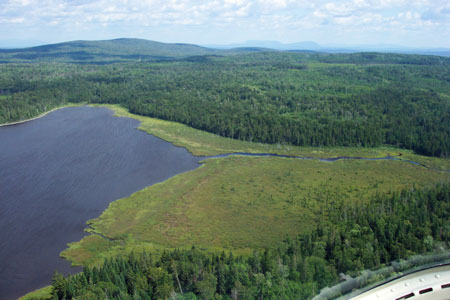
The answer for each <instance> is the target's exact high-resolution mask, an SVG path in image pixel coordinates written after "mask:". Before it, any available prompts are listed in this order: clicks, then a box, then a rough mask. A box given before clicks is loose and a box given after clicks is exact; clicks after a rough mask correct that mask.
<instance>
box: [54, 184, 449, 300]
mask: <svg viewBox="0 0 450 300" xmlns="http://www.w3.org/2000/svg"><path fill="white" fill-rule="evenodd" d="M363 203H364V202H363ZM319 218H321V221H320V222H318V224H320V225H318V226H317V227H316V228H315V229H314V230H312V231H311V232H309V233H305V234H302V235H300V236H298V237H297V238H295V239H287V240H286V241H285V242H284V243H283V244H282V245H280V247H278V248H277V249H266V250H264V251H259V250H255V251H254V252H253V254H252V255H248V256H236V257H235V256H233V254H232V253H229V254H226V253H222V254H211V255H208V254H205V253H204V252H202V251H200V250H199V249H197V248H195V247H192V249H190V250H173V251H164V252H163V253H162V254H161V255H157V254H150V253H145V252H144V253H139V254H131V255H130V256H128V257H117V258H112V259H107V260H106V261H105V263H104V264H103V265H102V266H97V267H85V268H84V270H83V272H81V273H79V274H76V275H71V276H69V277H67V278H65V277H64V276H62V275H61V274H58V273H56V274H55V275H54V277H53V283H52V287H53V291H52V295H53V299H168V298H169V297H173V298H172V299H308V298H312V297H313V296H314V295H316V294H317V293H318V292H319V290H320V289H321V288H323V287H326V286H328V285H332V284H334V283H336V282H337V281H338V278H339V276H338V275H339V274H340V273H345V274H354V273H355V272H357V271H358V270H362V269H366V268H370V269H373V268H378V267H380V266H382V265H384V264H387V263H389V262H390V261H392V260H397V259H402V258H406V257H408V256H411V255H412V254H415V253H424V252H427V251H431V250H432V249H433V248H435V247H436V246H443V247H448V246H449V242H450V224H449V223H448V220H449V219H450V185H449V184H445V185H438V186H436V187H434V188H431V189H424V190H414V191H402V192H394V193H391V194H390V195H384V196H381V195H378V196H376V197H374V198H373V199H372V200H371V201H368V202H366V204H360V205H358V206H356V207H355V206H350V205H348V204H342V205H341V206H340V207H338V208H335V209H333V210H330V211H327V212H324V213H323V214H322V215H321V216H320V217H319Z"/></svg>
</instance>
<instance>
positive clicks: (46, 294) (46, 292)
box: [18, 286, 52, 300]
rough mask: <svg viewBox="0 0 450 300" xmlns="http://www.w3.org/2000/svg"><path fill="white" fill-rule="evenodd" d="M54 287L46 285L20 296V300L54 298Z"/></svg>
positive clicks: (47, 299) (46, 299)
mask: <svg viewBox="0 0 450 300" xmlns="http://www.w3.org/2000/svg"><path fill="white" fill-rule="evenodd" d="M51 293H52V287H51V286H46V287H44V288H42V289H38V290H35V291H33V292H31V293H28V294H26V295H25V296H22V297H20V298H19V299H18V300H49V299H51V298H52V295H51Z"/></svg>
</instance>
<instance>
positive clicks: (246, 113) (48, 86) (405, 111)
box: [0, 52, 450, 157]
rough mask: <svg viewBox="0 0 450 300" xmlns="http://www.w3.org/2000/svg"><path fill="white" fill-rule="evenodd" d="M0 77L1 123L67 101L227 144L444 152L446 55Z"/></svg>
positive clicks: (174, 64) (128, 66) (297, 58)
mask: <svg viewBox="0 0 450 300" xmlns="http://www.w3.org/2000/svg"><path fill="white" fill-rule="evenodd" d="M0 70H1V72H0V123H5V122H11V121H16V120H21V119H26V118H29V117H33V116H36V115H38V114H40V113H42V112H44V111H47V110H49V109H51V108H54V107H56V106H60V105H62V104H66V103H68V102H73V103H79V102H88V103H118V104H121V105H122V106H124V107H126V108H128V109H130V111H131V112H133V113H136V114H141V115H146V116H151V117H157V118H161V119H166V120H172V121H176V122H181V123H184V124H187V125H189V126H191V127H194V128H197V129H201V130H205V131H209V132H212V133H215V134H218V135H221V136H225V137H230V138H234V139H241V140H249V141H254V142H262V143H272V144H275V143H286V144H293V145H300V146H379V145H383V144H390V145H395V146H399V147H403V148H407V149H413V150H414V151H416V152H417V153H419V154H424V155H430V156H439V157H448V156H449V154H450V142H449V141H450V101H449V100H450V84H449V83H450V76H449V74H450V59H449V58H444V57H437V56H420V55H400V54H379V53H356V54H317V53H286V52H256V53H248V54H239V55H232V56H230V55H228V56H216V55H215V56H211V55H206V56H205V55H203V56H202V55H197V56H189V57H184V58H177V59H174V60H172V61H159V62H156V61H154V62H143V61H141V62H139V61H134V62H125V63H111V64H105V65H99V64H90V63H88V62H87V63H86V64H66V63H46V62H35V63H25V64H24V63H8V64H0Z"/></svg>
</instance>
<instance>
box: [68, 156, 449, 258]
mask: <svg viewBox="0 0 450 300" xmlns="http://www.w3.org/2000/svg"><path fill="white" fill-rule="evenodd" d="M203 163H204V164H203V165H202V166H201V167H200V168H198V169H196V170H193V171H190V172H187V173H184V174H180V175H178V176H175V177H173V178H170V179H169V180H167V181H165V182H162V183H159V184H156V185H153V186H150V187H147V188H146V189H144V190H141V191H138V192H136V193H134V194H132V195H131V196H130V197H128V198H124V199H120V200H117V201H115V202H113V203H111V204H110V206H109V208H108V209H107V210H105V211H104V213H103V214H102V215H101V216H100V217H99V218H97V219H94V220H91V221H89V231H90V232H91V233H92V235H89V236H87V237H85V238H84V239H83V240H82V241H80V242H76V243H72V244H71V245H70V247H69V249H67V250H66V251H64V252H63V254H62V255H63V256H64V257H66V258H67V259H69V260H71V261H72V262H73V263H74V264H94V263H98V262H101V261H102V259H103V258H105V257H108V256H110V255H115V254H118V253H125V252H128V251H130V250H131V249H139V248H142V249H162V248H183V247H190V246H191V245H193V244H195V245H197V246H199V247H201V248H202V249H205V250H207V251H221V250H233V251H235V252H237V253H248V252H250V251H251V250H252V249H255V248H265V247H273V246H275V245H277V243H279V242H280V241H281V240H283V239H284V238H286V237H287V236H295V235H297V234H298V233H301V232H303V231H305V230H310V229H312V228H313V227H314V226H316V224H318V222H322V221H324V220H326V216H327V211H328V210H332V209H333V208H335V207H336V206H338V205H339V204H340V203H343V202H350V203H356V202H360V201H365V200H366V199H369V198H370V196H372V195H374V194H375V193H389V192H392V191H396V190H399V189H402V188H411V187H413V186H416V187H423V186H430V185H433V184H435V183H438V182H448V180H449V179H450V174H449V173H448V172H441V171H434V170H428V169H425V168H423V167H420V166H415V165H412V164H409V163H406V162H401V161H361V160H344V161H337V162H333V163H330V162H321V161H317V160H300V159H292V158H276V157H244V156H233V157H228V158H220V159H207V160H205V161H203Z"/></svg>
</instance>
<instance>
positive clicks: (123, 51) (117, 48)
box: [0, 38, 450, 64]
mask: <svg viewBox="0 0 450 300" xmlns="http://www.w3.org/2000/svg"><path fill="white" fill-rule="evenodd" d="M358 47H359V48H358ZM261 51H293V52H317V53H319V52H322V53H354V52H367V51H371V52H395V53H411V54H432V55H442V56H450V49H409V48H398V47H397V46H390V45H382V46H372V47H371V46H355V47H354V48H339V47H338V46H321V45H319V44H317V43H314V42H301V43H292V44H283V43H280V42H276V41H248V42H246V43H243V44H230V45H209V47H206V46H198V45H193V44H182V43H161V42H155V41H149V40H144V39H129V38H121V39H114V40H103V41H71V42H64V43H58V44H49V45H42V46H36V47H29V48H18V49H0V63H1V62H3V63H6V62H27V61H56V62H69V63H93V62H94V63H100V64H101V63H113V62H124V61H141V60H142V61H172V60H189V61H199V60H205V59H206V57H207V56H216V55H219V56H226V55H232V54H239V53H252V52H261Z"/></svg>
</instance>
